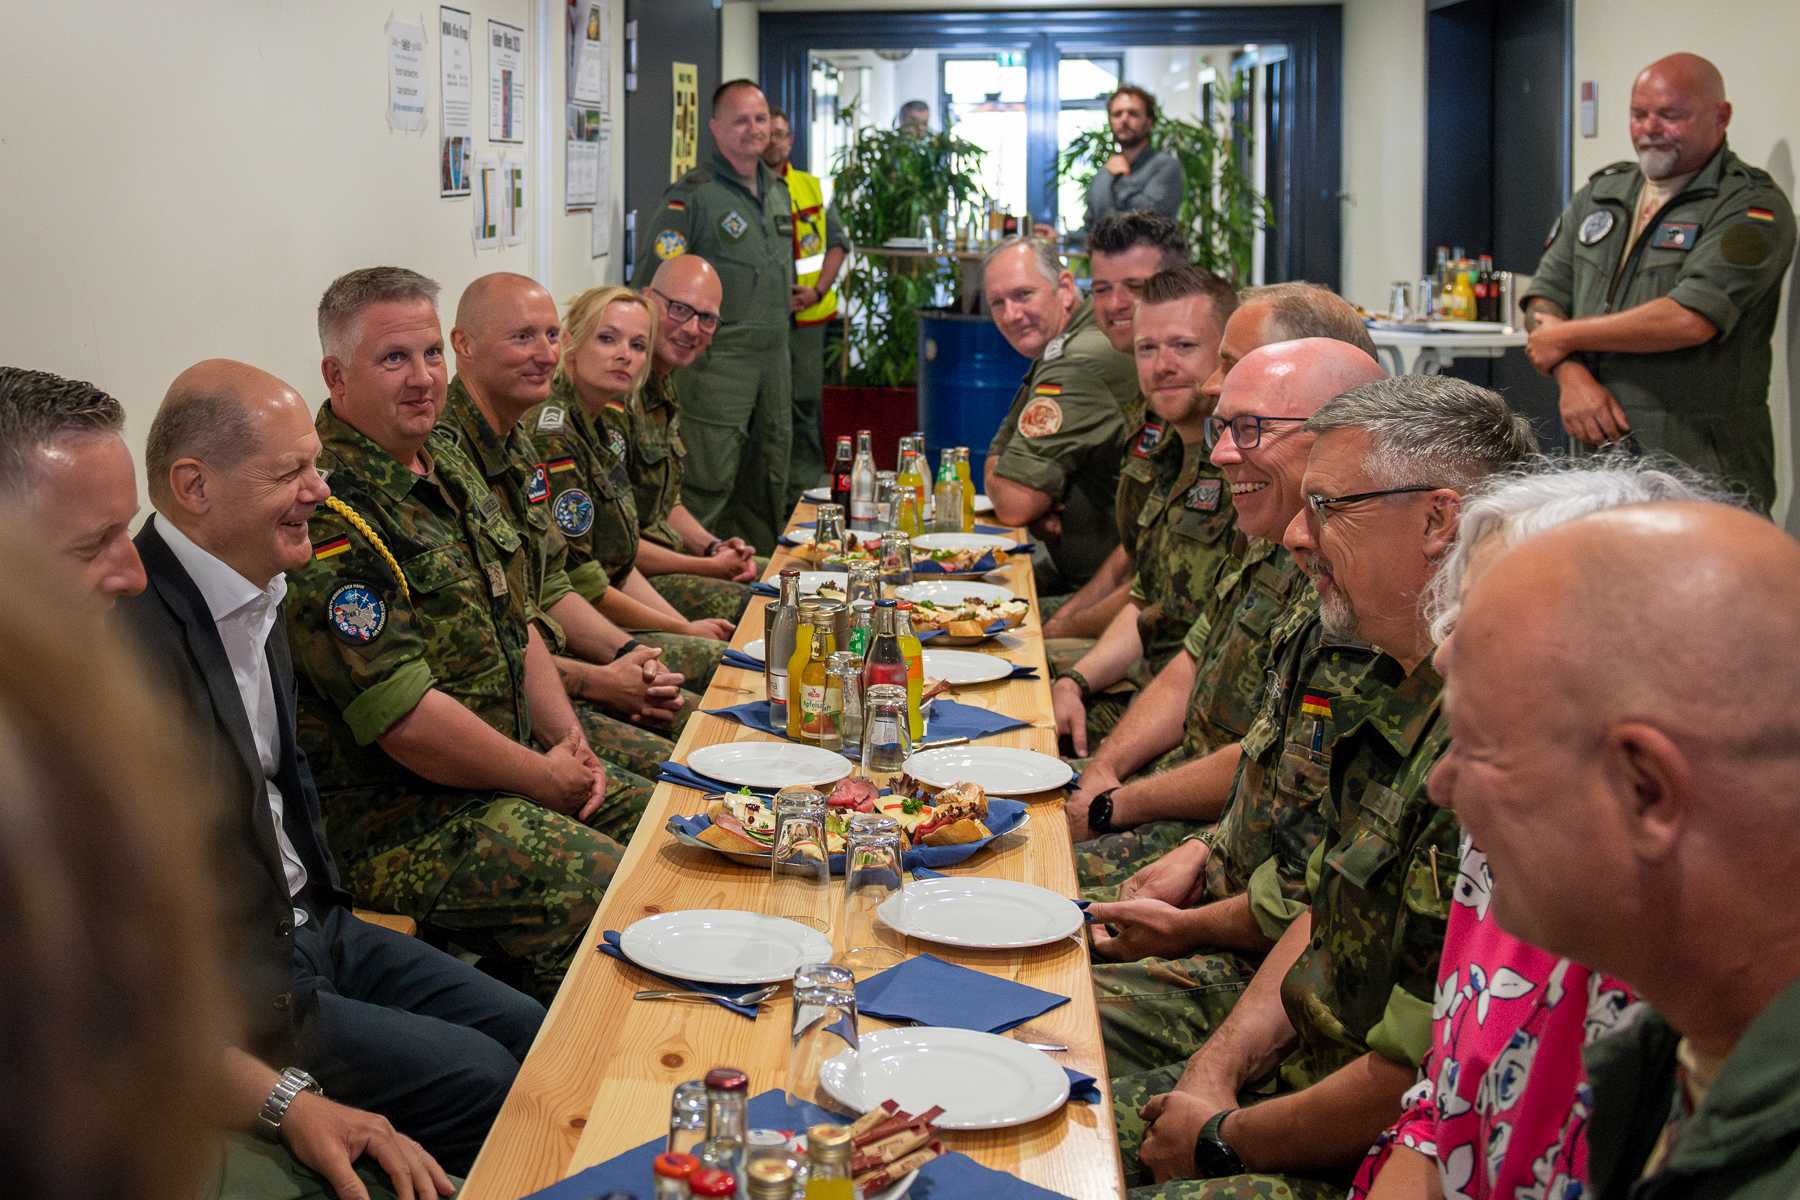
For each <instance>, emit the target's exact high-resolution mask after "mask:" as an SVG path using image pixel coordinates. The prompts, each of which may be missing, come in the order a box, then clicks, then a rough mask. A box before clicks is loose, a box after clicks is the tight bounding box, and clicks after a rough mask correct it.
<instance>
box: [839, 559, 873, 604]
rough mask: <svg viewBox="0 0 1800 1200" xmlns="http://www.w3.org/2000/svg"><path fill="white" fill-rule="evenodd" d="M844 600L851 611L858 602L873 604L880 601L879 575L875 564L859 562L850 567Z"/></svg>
mask: <svg viewBox="0 0 1800 1200" xmlns="http://www.w3.org/2000/svg"><path fill="white" fill-rule="evenodd" d="M845 599H846V602H847V603H848V604H849V605H850V607H851V608H852V609H855V607H856V602H857V601H858V600H868V601H870V602H873V601H876V600H879V599H881V573H880V570H879V568H878V567H877V566H876V564H874V563H872V562H859V563H852V564H851V565H850V583H849V586H848V588H847V595H846V597H845Z"/></svg>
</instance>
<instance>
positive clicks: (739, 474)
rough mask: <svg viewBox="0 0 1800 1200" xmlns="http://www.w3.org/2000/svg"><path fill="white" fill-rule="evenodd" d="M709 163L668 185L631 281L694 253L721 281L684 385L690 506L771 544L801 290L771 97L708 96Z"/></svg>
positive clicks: (782, 502)
mask: <svg viewBox="0 0 1800 1200" xmlns="http://www.w3.org/2000/svg"><path fill="white" fill-rule="evenodd" d="M708 128H710V129H711V130H712V135H713V142H714V143H715V145H716V146H717V149H716V150H715V151H714V152H713V157H712V161H711V162H709V163H707V164H706V165H704V166H701V167H697V168H695V169H694V170H692V171H690V172H688V173H687V174H686V175H684V176H683V177H682V178H681V179H680V180H679V181H678V182H676V183H675V184H673V185H671V186H670V188H669V190H668V191H667V192H666V193H665V194H664V197H663V207H662V209H661V210H660V211H659V212H658V213H657V214H656V216H655V217H654V218H653V219H652V220H651V221H650V224H649V229H648V231H647V232H646V234H645V237H646V240H647V243H648V245H649V247H650V249H651V250H653V251H654V252H655V253H654V254H645V255H641V256H640V257H639V259H638V265H637V271H636V273H635V275H634V277H633V280H632V283H633V286H635V287H637V288H638V289H639V290H640V291H642V290H644V289H645V288H646V287H648V286H649V283H650V279H651V276H652V275H653V274H654V273H655V271H656V268H657V266H658V265H660V264H661V263H662V262H664V261H665V260H667V259H671V258H676V257H678V256H680V255H682V254H686V253H689V252H690V251H691V252H693V253H695V254H699V255H701V256H703V257H704V258H705V259H706V260H707V261H708V262H710V263H712V265H713V267H714V268H715V269H716V270H717V271H718V273H719V279H720V281H721V282H722V283H723V284H724V299H723V301H722V303H721V305H720V308H721V312H720V316H721V317H722V322H721V324H720V327H719V332H718V334H717V335H716V336H715V337H714V339H713V344H712V348H711V350H709V351H708V352H707V354H706V356H705V357H704V358H702V359H701V360H700V361H699V362H698V363H696V364H695V365H694V367H693V368H692V370H691V371H690V372H689V373H688V377H687V378H685V379H683V380H682V381H681V382H680V387H681V395H682V410H681V420H682V427H683V434H684V437H685V440H686V442H687V450H688V458H689V462H688V470H687V475H686V480H685V483H684V485H683V489H682V490H683V494H684V499H685V501H686V503H687V506H688V507H689V508H690V509H692V510H693V513H694V515H695V516H696V517H697V518H699V520H700V522H701V523H702V524H704V525H706V526H708V527H710V528H712V529H715V530H718V531H719V532H720V534H721V535H723V536H731V535H733V534H736V535H739V536H742V537H743V538H745V539H746V540H747V541H749V542H750V543H751V544H752V545H756V546H772V545H774V544H775V538H776V535H777V534H779V533H780V532H781V531H782V530H783V529H784V528H785V527H786V525H787V515H788V509H787V472H788V454H789V447H790V445H791V443H792V440H793V403H794V402H793V382H792V377H791V367H790V364H789V361H788V340H787V339H788V313H789V299H790V298H791V296H792V295H793V285H794V241H793V238H794V216H793V212H792V209H791V206H790V201H789V198H788V190H787V184H785V183H784V182H782V180H781V178H780V177H779V176H777V175H776V174H775V173H774V172H772V171H770V170H769V168H768V167H767V166H766V165H765V164H764V163H763V161H762V153H763V150H764V149H765V148H767V146H768V144H769V102H768V99H767V98H766V97H764V95H763V93H762V89H761V88H759V87H757V86H756V84H755V83H753V82H751V81H750V80H748V79H733V80H729V81H727V82H725V83H722V84H720V85H719V87H718V90H717V91H715V92H714V93H713V108H712V119H711V121H710V122H709V124H708Z"/></svg>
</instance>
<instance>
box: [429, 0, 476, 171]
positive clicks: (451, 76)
mask: <svg viewBox="0 0 1800 1200" xmlns="http://www.w3.org/2000/svg"><path fill="white" fill-rule="evenodd" d="M471 28H472V23H471V21H470V19H469V14H468V13H466V12H464V11H463V10H462V9H460V8H450V7H449V6H447V5H445V6H440V7H439V8H438V105H439V108H440V110H441V112H440V117H441V120H442V123H443V128H442V130H441V131H440V132H439V134H438V195H440V196H466V195H468V194H469V160H470V156H471V155H472V154H473V153H474V150H475V55H474V53H473V48H472V47H471V45H470V43H469V31H470V29H471Z"/></svg>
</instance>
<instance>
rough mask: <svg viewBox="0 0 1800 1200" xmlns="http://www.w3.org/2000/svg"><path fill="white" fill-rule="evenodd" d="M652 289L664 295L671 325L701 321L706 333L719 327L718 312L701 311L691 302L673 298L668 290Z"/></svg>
mask: <svg viewBox="0 0 1800 1200" xmlns="http://www.w3.org/2000/svg"><path fill="white" fill-rule="evenodd" d="M650 290H651V291H652V292H655V293H656V294H657V295H658V296H660V297H662V302H663V305H664V307H666V308H667V309H668V310H669V324H670V325H673V326H677V327H679V326H682V325H686V324H687V323H688V322H689V321H698V322H700V328H701V329H702V330H703V331H705V332H706V333H711V332H712V331H713V330H715V329H717V328H718V327H719V314H718V313H716V312H701V311H700V310H699V309H697V308H695V307H694V306H693V305H691V304H683V303H682V302H681V301H679V300H676V299H673V298H672V297H670V295H669V294H668V293H667V292H664V291H660V290H658V289H657V288H651V289H650Z"/></svg>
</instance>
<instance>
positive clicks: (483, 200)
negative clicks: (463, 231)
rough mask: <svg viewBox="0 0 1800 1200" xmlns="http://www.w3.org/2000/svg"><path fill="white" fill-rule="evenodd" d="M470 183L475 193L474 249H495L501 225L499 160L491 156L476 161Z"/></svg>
mask: <svg viewBox="0 0 1800 1200" xmlns="http://www.w3.org/2000/svg"><path fill="white" fill-rule="evenodd" d="M471 182H472V183H473V184H474V193H475V203H474V205H473V209H474V214H475V226H474V235H475V249H477V250H493V249H496V248H498V247H499V245H500V223H501V215H500V213H501V199H502V198H501V194H500V160H499V159H497V158H495V157H494V156H493V155H491V154H483V155H482V156H481V157H480V158H478V159H476V160H475V174H474V175H473V176H472V177H471Z"/></svg>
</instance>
